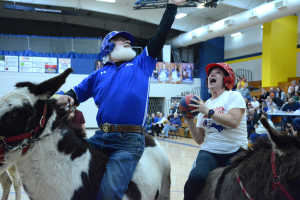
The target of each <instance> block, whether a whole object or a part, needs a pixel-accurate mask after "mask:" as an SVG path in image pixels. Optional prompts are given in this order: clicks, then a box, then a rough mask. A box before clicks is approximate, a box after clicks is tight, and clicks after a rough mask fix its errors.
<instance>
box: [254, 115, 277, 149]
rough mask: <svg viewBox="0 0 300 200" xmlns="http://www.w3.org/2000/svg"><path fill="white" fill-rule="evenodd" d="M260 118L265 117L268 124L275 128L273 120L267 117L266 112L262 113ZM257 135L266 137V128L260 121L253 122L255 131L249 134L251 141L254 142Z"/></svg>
mask: <svg viewBox="0 0 300 200" xmlns="http://www.w3.org/2000/svg"><path fill="white" fill-rule="evenodd" d="M261 118H265V119H267V120H268V122H269V124H270V126H271V127H273V128H274V129H275V126H274V124H273V122H272V121H271V120H270V119H268V114H267V113H265V112H264V113H262V115H261ZM258 137H266V138H268V131H267V129H266V128H265V127H264V126H263V125H262V123H260V122H259V123H257V124H255V133H252V134H251V135H250V140H251V142H252V143H255V141H256V140H257V138H258Z"/></svg>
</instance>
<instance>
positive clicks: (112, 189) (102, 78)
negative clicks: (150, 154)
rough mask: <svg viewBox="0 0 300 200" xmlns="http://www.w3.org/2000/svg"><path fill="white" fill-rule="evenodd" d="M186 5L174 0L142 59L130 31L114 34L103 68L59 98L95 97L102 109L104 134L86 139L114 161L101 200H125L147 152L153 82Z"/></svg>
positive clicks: (105, 177)
mask: <svg viewBox="0 0 300 200" xmlns="http://www.w3.org/2000/svg"><path fill="white" fill-rule="evenodd" d="M185 1H186V0H169V3H168V4H167V7H166V10H165V13H164V14H163V18H162V20H161V22H160V24H159V25H158V28H157V31H156V33H155V34H154V36H153V37H152V38H151V39H150V40H149V43H148V45H147V47H146V48H145V49H144V51H143V52H142V53H141V54H140V55H139V56H137V57H135V56H136V54H135V52H134V51H133V50H132V48H131V46H132V45H133V43H134V37H133V35H131V34H130V33H128V32H124V31H121V32H118V31H113V32H110V33H109V34H107V35H106V36H105V37H104V39H103V42H102V45H101V56H102V58H103V61H104V62H105V64H104V65H103V68H101V69H99V70H97V71H95V72H93V73H92V74H90V75H89V76H88V77H87V78H85V79H84V80H83V81H82V82H81V83H79V85H77V86H75V87H74V88H72V89H71V90H69V91H68V92H67V93H66V94H65V95H63V96H61V97H60V98H59V99H58V103H59V104H67V103H68V102H69V103H70V104H71V105H72V104H74V102H75V103H76V102H78V103H82V102H84V101H86V100H88V99H89V98H91V97H93V98H94V102H95V104H96V105H97V106H98V113H97V117H96V119H97V123H98V126H99V127H100V128H101V131H97V132H96V134H95V135H94V136H92V137H91V138H89V139H87V141H88V142H89V144H90V146H91V147H93V148H94V149H97V150H99V151H102V152H104V153H106V154H107V155H108V156H109V161H108V164H107V167H106V172H105V173H104V175H103V177H102V181H101V185H100V188H99V192H98V196H97V200H120V199H122V198H123V196H124V193H125V192H126V190H127V188H128V184H129V182H130V180H131V178H132V176H133V173H134V170H135V168H136V165H137V164H138V162H139V160H140V158H141V156H142V154H143V152H144V147H145V137H144V131H145V127H144V125H145V122H146V115H147V110H148V100H149V88H150V77H151V75H152V72H153V70H154V68H155V66H156V62H157V60H156V58H157V57H158V56H159V55H160V52H161V50H162V48H163V46H164V43H165V41H166V39H167V35H168V32H169V30H170V29H171V26H172V24H173V22H174V20H175V15H176V13H177V5H179V4H180V3H183V2H185Z"/></svg>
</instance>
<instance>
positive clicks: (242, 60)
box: [226, 49, 300, 64]
mask: <svg viewBox="0 0 300 200" xmlns="http://www.w3.org/2000/svg"><path fill="white" fill-rule="evenodd" d="M299 52H300V49H299ZM257 59H262V55H260V56H253V57H249V58H242V59H237V60H231V61H227V62H226V63H228V64H232V63H239V62H246V61H250V60H257Z"/></svg>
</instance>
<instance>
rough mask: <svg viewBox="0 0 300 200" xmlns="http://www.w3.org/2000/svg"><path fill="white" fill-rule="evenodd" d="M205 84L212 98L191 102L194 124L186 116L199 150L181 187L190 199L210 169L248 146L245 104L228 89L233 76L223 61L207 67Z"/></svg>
mask: <svg viewBox="0 0 300 200" xmlns="http://www.w3.org/2000/svg"><path fill="white" fill-rule="evenodd" d="M206 73H207V78H206V84H207V86H208V88H209V89H210V91H211V93H212V97H211V98H210V99H209V100H207V101H206V102H205V103H204V102H203V100H202V99H201V98H200V97H197V98H198V99H199V101H196V100H192V99H191V100H192V101H194V102H195V103H196V104H197V105H192V104H190V106H194V107H197V109H195V110H194V111H192V112H199V115H198V122H197V125H195V124H194V123H193V121H194V119H193V118H185V119H186V121H187V124H188V125H189V128H190V131H191V134H192V136H193V138H194V140H195V141H196V142H197V143H198V144H202V146H201V150H200V151H199V153H198V156H197V158H196V160H195V162H194V164H193V169H192V170H191V172H190V175H189V178H188V180H187V182H186V184H185V187H184V199H185V200H193V199H195V197H196V196H197V194H198V193H199V192H200V191H201V189H202V188H203V187H204V184H205V181H206V179H207V177H208V174H209V172H211V171H212V170H214V169H216V168H217V167H225V166H227V165H229V164H230V161H231V159H232V158H233V157H234V156H236V155H237V154H238V153H239V152H240V148H241V147H244V148H246V147H247V145H248V140H247V130H246V112H245V109H246V106H245V101H244V99H243V97H242V96H241V94H240V93H238V92H236V91H230V90H231V89H232V87H233V85H234V80H235V75H234V71H233V70H232V68H231V67H230V66H229V65H228V64H226V63H212V64H209V65H207V66H206Z"/></svg>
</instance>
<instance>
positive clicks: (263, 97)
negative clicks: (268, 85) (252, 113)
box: [258, 88, 270, 103]
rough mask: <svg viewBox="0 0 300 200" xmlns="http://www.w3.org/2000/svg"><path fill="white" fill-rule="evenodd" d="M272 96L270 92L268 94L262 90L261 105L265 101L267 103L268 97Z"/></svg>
mask: <svg viewBox="0 0 300 200" xmlns="http://www.w3.org/2000/svg"><path fill="white" fill-rule="evenodd" d="M269 95H270V93H269V92H266V90H265V89H264V88H261V95H260V97H259V100H258V101H259V103H262V102H263V101H266V99H267V97H268V96H269Z"/></svg>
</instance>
